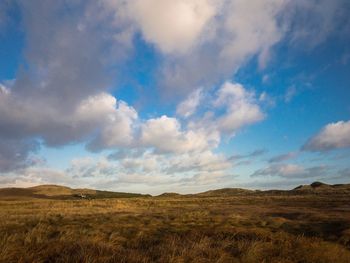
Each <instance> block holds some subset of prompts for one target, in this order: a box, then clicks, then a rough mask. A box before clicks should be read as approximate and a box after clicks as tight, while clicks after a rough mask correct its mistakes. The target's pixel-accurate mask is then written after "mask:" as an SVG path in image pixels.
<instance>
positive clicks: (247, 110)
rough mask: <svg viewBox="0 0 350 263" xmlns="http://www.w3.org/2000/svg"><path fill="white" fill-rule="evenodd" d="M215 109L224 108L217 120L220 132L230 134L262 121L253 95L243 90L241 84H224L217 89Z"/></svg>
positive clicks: (262, 115) (261, 115) (262, 117)
mask: <svg viewBox="0 0 350 263" xmlns="http://www.w3.org/2000/svg"><path fill="white" fill-rule="evenodd" d="M214 105H215V106H216V107H219V108H222V107H224V108H225V114H224V115H223V116H221V117H220V118H219V119H218V125H219V128H220V130H222V131H223V132H225V133H232V132H234V131H235V130H237V129H239V128H241V127H243V126H246V125H250V124H253V123H255V122H258V121H261V120H263V119H264V117H265V116H264V114H263V113H262V111H261V109H260V107H259V105H258V104H257V103H256V99H255V97H254V94H253V93H250V92H248V91H247V90H245V89H244V87H243V86H242V85H241V84H238V83H230V82H226V83H225V84H223V85H222V87H221V88H220V89H219V91H218V94H217V99H216V100H215V101H214Z"/></svg>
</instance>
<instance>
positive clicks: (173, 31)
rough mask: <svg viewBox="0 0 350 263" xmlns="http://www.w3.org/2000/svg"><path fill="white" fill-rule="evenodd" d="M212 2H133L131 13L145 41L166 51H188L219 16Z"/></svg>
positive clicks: (207, 0)
mask: <svg viewBox="0 0 350 263" xmlns="http://www.w3.org/2000/svg"><path fill="white" fill-rule="evenodd" d="M214 3H215V2H214V1H211V0H132V1H130V3H129V12H130V15H131V17H132V18H133V19H134V20H135V21H136V23H137V24H138V26H139V27H140V29H141V32H142V34H143V36H144V38H145V39H146V40H147V41H149V42H151V43H154V44H156V45H157V46H158V47H159V48H160V49H161V50H162V51H163V52H165V53H171V52H181V53H182V52H186V51H187V50H188V49H189V48H191V47H192V46H193V45H194V44H195V43H196V41H198V38H199V36H200V35H201V33H202V32H204V29H205V26H206V25H207V24H208V22H209V21H210V19H211V18H212V17H213V16H214V15H215V14H216V6H215V4H214Z"/></svg>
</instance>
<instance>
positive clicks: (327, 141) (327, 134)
mask: <svg viewBox="0 0 350 263" xmlns="http://www.w3.org/2000/svg"><path fill="white" fill-rule="evenodd" d="M349 147H350V121H339V122H336V123H330V124H327V125H326V126H325V127H323V128H322V130H321V131H320V132H319V133H318V134H316V135H315V136H313V137H311V138H310V139H309V140H308V141H307V142H306V143H305V144H304V146H303V147H302V149H303V150H304V151H313V152H323V151H330V150H334V149H340V148H349Z"/></svg>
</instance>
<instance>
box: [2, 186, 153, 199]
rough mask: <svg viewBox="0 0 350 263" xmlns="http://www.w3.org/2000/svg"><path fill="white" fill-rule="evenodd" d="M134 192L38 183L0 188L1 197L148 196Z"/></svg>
mask: <svg viewBox="0 0 350 263" xmlns="http://www.w3.org/2000/svg"><path fill="white" fill-rule="evenodd" d="M148 196H150V195H142V194H135V193H121V192H111V191H100V190H93V189H86V188H83V189H73V188H70V187H66V186H60V185H39V186H34V187H28V188H0V200H1V199H11V200H13V199H23V198H26V199H30V198H42V199H100V198H131V197H148Z"/></svg>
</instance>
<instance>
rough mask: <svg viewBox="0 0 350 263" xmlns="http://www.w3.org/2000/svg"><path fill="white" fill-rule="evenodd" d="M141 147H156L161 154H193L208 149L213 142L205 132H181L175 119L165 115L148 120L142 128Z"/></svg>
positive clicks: (179, 125)
mask: <svg viewBox="0 0 350 263" xmlns="http://www.w3.org/2000/svg"><path fill="white" fill-rule="evenodd" d="M140 143H141V145H144V146H147V147H155V148H156V150H157V151H159V152H176V153H184V152H193V151H202V150H205V149H208V148H209V147H210V146H211V144H212V142H211V141H208V138H207V136H206V134H205V133H204V132H201V131H194V130H187V131H183V130H181V124H180V123H179V121H178V120H177V119H175V118H169V117H167V116H165V115H163V116H161V117H160V118H156V119H149V120H147V121H146V122H145V123H144V124H143V125H142V127H141V137H140Z"/></svg>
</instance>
